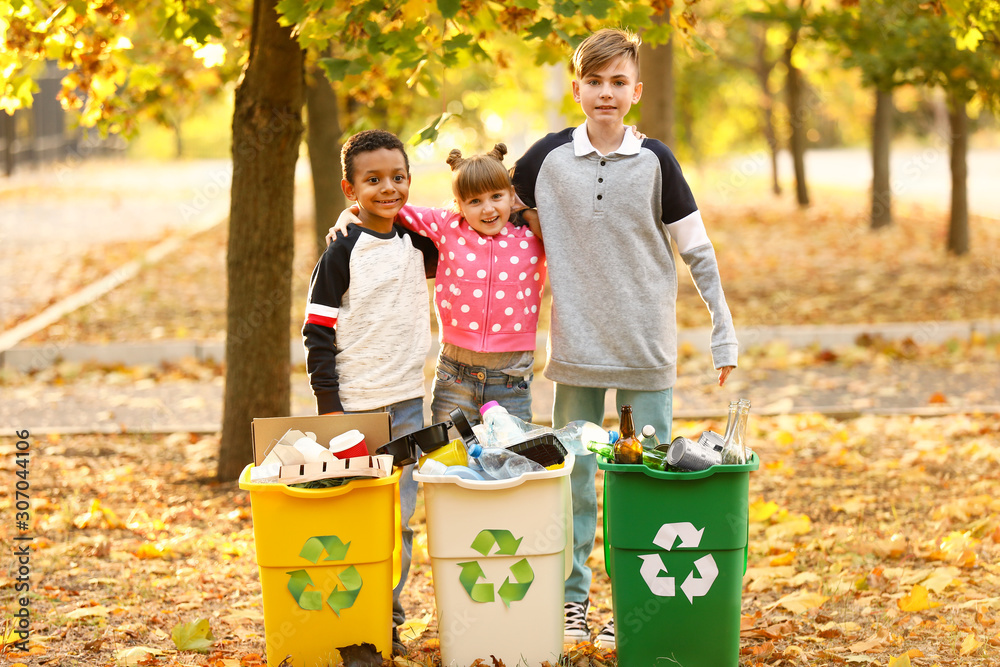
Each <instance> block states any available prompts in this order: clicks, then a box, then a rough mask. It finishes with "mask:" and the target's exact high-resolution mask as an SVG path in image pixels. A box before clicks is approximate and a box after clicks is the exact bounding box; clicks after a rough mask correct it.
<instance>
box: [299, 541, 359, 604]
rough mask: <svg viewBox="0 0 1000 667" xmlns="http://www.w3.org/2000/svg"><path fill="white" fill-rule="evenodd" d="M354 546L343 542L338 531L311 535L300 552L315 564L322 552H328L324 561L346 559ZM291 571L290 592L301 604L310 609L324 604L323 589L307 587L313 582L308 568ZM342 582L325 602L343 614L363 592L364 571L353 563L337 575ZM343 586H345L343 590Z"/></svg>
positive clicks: (334, 588) (300, 554) (301, 555)
mask: <svg viewBox="0 0 1000 667" xmlns="http://www.w3.org/2000/svg"><path fill="white" fill-rule="evenodd" d="M350 546H351V543H350V542H348V543H347V544H344V542H343V540H341V539H340V538H339V537H337V536H336V535H320V536H316V537H310V538H309V539H308V540H306V542H305V544H303V545H302V551H300V552H299V556H300V557H302V558H305V559H306V560H308V561H310V562H311V563H313V564H316V563H317V562H319V559H320V556H322V555H323V553H324V552H325V553H326V558H324V559H323V560H324V561H328V560H329V561H334V560H344V559H345V558H347V548H348V547H350ZM286 574H288V592H289V593H291V594H292V597H293V598H295V601H296V602H297V603H298V605H299V606H300V607H301V608H303V609H306V610H308V611H319V610H321V609H322V608H323V593H322V592H321V591H307V590H306V588H307V587H309V586H312V585H313V580H312V577H310V576H309V571H308V570H292V571H290V572H287V573H286ZM337 580H338V581H340V584H339V585H337V586H334V587H333V592H332V593H330V595H328V596H327V598H326V603H327V604H328V605H330V608H331V609H333V613H335V614H336V615H337V616H340V612H341V611H342V610H344V609H347V608H349V607H352V606H354V601H355V600H357V599H358V594H359V593H361V585H362V583H364V582H362V581H361V574H360V573H359V572H358V569H357V568H356V567H354V566H353V565H351V566H350V567H348V568H347V569H346V570H344V571H343V572H341V573H340V574H339V575H337ZM340 586H343V587H344V589H343V590H341V589H340Z"/></svg>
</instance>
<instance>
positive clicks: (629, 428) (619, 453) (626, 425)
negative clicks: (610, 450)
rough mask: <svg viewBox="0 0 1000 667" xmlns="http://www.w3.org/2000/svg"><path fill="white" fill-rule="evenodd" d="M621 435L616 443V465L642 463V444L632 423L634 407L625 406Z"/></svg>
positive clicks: (623, 407) (621, 422)
mask: <svg viewBox="0 0 1000 667" xmlns="http://www.w3.org/2000/svg"><path fill="white" fill-rule="evenodd" d="M619 426H620V428H621V434H620V436H619V438H618V441H617V442H615V450H614V451H615V463H624V464H633V465H634V464H640V463H642V443H641V442H640V441H639V438H637V437H636V435H635V424H634V423H633V421H632V406H631V405H623V406H622V415H621V419H620V424H619Z"/></svg>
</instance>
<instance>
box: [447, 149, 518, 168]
mask: <svg viewBox="0 0 1000 667" xmlns="http://www.w3.org/2000/svg"><path fill="white" fill-rule="evenodd" d="M504 150H506V149H504ZM445 162H447V163H448V166H449V167H451V170H452V171H455V170H456V169H458V166H459V165H460V164H462V163H463V162H465V158H463V157H462V151H460V150H458V149H457V148H452V149H451V152H450V153H448V159H447V160H445Z"/></svg>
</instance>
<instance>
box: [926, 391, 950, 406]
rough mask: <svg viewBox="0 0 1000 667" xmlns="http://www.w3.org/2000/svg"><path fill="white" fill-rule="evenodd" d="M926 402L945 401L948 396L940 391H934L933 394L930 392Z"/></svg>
mask: <svg viewBox="0 0 1000 667" xmlns="http://www.w3.org/2000/svg"><path fill="white" fill-rule="evenodd" d="M927 402H928V403H930V404H931V405H935V404H940V403H947V402H948V398H947V397H946V396H945V395H944V394H942V393H941V392H940V391H935V392H934V393H933V394H931V397H930V398H928V399H927Z"/></svg>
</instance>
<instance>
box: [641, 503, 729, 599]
mask: <svg viewBox="0 0 1000 667" xmlns="http://www.w3.org/2000/svg"><path fill="white" fill-rule="evenodd" d="M704 533H705V529H704V528H702V529H701V530H699V529H697V528H695V527H694V525H693V524H691V523H688V522H683V523H665V524H663V525H662V526H660V529H659V530H658V531H657V532H656V537H654V538H653V544H655V545H656V546H658V547H661V548H662V549H665V550H666V551H670V550H672V549H673V548H674V543H675V542H676V541H677V540H678V539H680V544H678V545H677V547H678V548H688V549H694V548H697V547H698V546H699V545H700V544H701V536H702V535H703V534H704ZM639 558H641V559H642V566H641V567H640V568H639V574H640V575H642V579H643V581H645V582H646V585H647V586H649V592H650V593H652V594H653V595H656V596H658V597H674V595H675V593H676V589H675V586H674V577H661V576H660V573H661V572H663V573H665V574H666V573H667V566H666V565H664V564H663V559H662V558H660V555H659V554H644V555H641V556H639ZM694 567H695V569H696V570H698V575H699V576H698V577H695V576H694V572H693V571H692V572H690V573H688V576H687V578H686V579H685V580H684V583H682V584H681V591H683V592H684V595H685V596H687V599H688V602H691V603H694V599H695V598H696V597H702V596H703V595H706V594H708V591H709V589H711V588H712V584H713V583H714V582H715V578H716V577H718V576H719V566H718V565H716V564H715V558H713V557H712V554H708V555H706V556H702V557H701V558H699V559H698V560H696V561H695V562H694Z"/></svg>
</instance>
